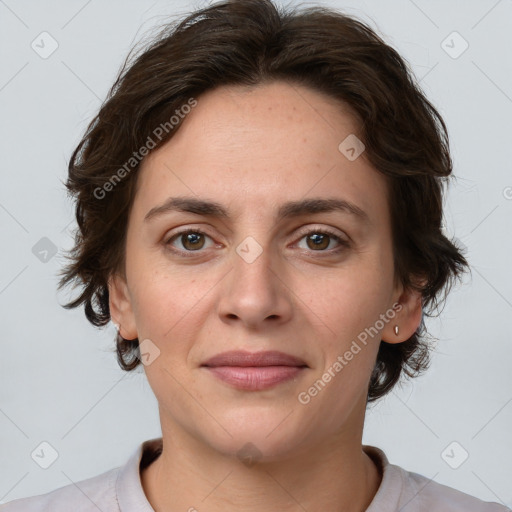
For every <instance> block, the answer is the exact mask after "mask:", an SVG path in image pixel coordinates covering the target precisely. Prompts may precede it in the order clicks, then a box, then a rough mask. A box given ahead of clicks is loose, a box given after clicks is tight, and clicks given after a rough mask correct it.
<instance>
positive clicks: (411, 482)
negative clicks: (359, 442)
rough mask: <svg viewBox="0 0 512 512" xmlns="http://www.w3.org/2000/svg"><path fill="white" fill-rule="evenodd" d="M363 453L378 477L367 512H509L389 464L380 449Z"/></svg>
mask: <svg viewBox="0 0 512 512" xmlns="http://www.w3.org/2000/svg"><path fill="white" fill-rule="evenodd" d="M363 450H364V452H365V453H366V454H367V455H368V456H369V457H371V458H372V459H373V461H374V462H375V464H376V465H377V466H378V467H379V468H380V470H381V474H382V481H381V484H380V487H379V489H378V490H377V493H376V494H375V496H374V499H373V501H372V502H371V504H370V507H369V508H368V509H367V512H395V511H397V510H400V512H469V511H471V512H511V510H510V509H509V508H507V507H505V506H504V505H500V504H499V503H495V502H487V501H482V500H480V499H478V498H476V497H474V496H470V495H469V494H465V493H463V492H461V491H458V490H456V489H454V488H452V487H448V486H446V485H442V484H440V483H438V482H435V481H434V480H432V479H430V478H427V477H425V476H423V475H420V474H418V473H413V472H411V471H407V470H405V469H403V468H401V467H400V466H397V465H395V464H390V463H389V461H388V459H387V457H386V455H385V453H384V452H383V451H382V450H381V449H380V448H377V447H375V446H369V445H364V446H363Z"/></svg>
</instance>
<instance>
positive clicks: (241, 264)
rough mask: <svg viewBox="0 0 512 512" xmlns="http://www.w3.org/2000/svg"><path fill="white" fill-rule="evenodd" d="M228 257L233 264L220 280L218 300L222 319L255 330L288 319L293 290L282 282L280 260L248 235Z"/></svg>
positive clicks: (281, 264) (283, 277)
mask: <svg viewBox="0 0 512 512" xmlns="http://www.w3.org/2000/svg"><path fill="white" fill-rule="evenodd" d="M231 261H232V265H233V266H232V269H231V271H230V272H229V273H228V275H227V276H226V278H225V279H224V280H223V284H222V286H221V289H220V293H221V297H220V300H219V302H218V312H219V315H220V317H221V319H222V321H224V322H227V323H233V322H241V323H242V324H243V325H244V326H245V327H247V328H249V329H255V330H258V329H264V328H265V327H266V326H267V325H270V323H271V324H272V325H273V326H276V325H278V324H283V323H285V322H287V321H289V320H290V318H291V316H292V311H293V291H292V289H291V286H290V285H291V283H287V282H286V281H287V273H286V269H285V268H284V262H280V261H278V257H277V255H272V254H271V251H270V249H268V248H263V247H262V246H260V245H259V244H257V243H256V242H255V241H254V239H251V238H250V237H249V239H248V242H246V243H241V244H240V245H239V246H238V248H237V251H233V255H232V260H231ZM288 280H289V279H288Z"/></svg>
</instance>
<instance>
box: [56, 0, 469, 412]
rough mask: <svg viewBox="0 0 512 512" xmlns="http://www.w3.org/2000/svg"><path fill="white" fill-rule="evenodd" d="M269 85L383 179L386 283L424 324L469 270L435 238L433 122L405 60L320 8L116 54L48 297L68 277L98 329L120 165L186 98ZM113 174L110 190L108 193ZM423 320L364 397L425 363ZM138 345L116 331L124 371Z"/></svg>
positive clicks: (438, 181) (271, 13)
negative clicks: (321, 114)
mask: <svg viewBox="0 0 512 512" xmlns="http://www.w3.org/2000/svg"><path fill="white" fill-rule="evenodd" d="M273 80H283V81H286V82H288V83H289V84H292V85H300V86H305V87H309V88H311V89H313V90H315V91H318V92H321V93H324V94H325V95H327V96H329V97H331V98H334V99H337V100H339V101H340V102H342V103H343V104H344V105H348V106H349V107H351V109H352V111H353V112H354V113H355V115H356V116H357V117H358V119H359V121H360V122H361V124H362V128H361V138H362V141H363V142H364V144H365V146H366V149H365V154H366V157H367V159H368V160H369V161H370V163H371V164H372V165H373V166H374V167H375V168H376V169H377V170H378V171H379V172H381V173H382V174H383V175H384V176H385V177H386V179H387V182H388V196H389V208H390V212H391V221H392V238H393V240H392V242H393V257H394V271H395V283H398V282H401V283H402V284H403V286H404V287H406V288H410V289H414V290H417V291H420V292H421V295H422V307H423V315H424V316H425V315H427V316H433V312H434V310H435V309H438V307H439V305H440V304H441V303H442V302H444V300H445V299H446V295H447V293H448V291H449V289H450V288H451V286H452V284H453V282H454V280H455V278H460V276H461V274H462V273H463V272H464V271H465V269H466V268H469V264H468V262H467V261H466V259H465V258H464V256H463V255H462V254H461V252H459V251H460V250H459V248H458V247H457V246H456V245H455V240H451V241H450V240H449V239H447V238H446V237H445V236H444V234H443V232H442V221H443V219H442V217H443V209H442V199H443V186H444V185H445V184H446V182H447V180H448V177H449V176H450V174H451V173H452V161H451V157H450V151H449V141H448V133H447V129H446V126H445V123H444V121H443V119H442V118H441V116H440V114H439V113H438V112H437V110H436V109H435V108H434V106H433V105H432V104H431V103H430V102H429V101H428V100H427V98H426V97H425V96H424V94H423V92H422V91H421V89H420V86H419V83H418V82H417V80H416V79H415V77H414V74H413V72H412V71H411V70H410V68H409V65H408V63H407V62H406V61H404V59H403V58H402V57H401V56H400V55H399V54H398V53H397V51H395V50H394V49H393V48H392V47H391V46H389V45H388V44H386V43H385V42H384V40H383V39H381V37H379V36H378V35H377V34H376V33H375V32H374V31H373V30H372V29H371V28H370V27H369V26H368V25H366V24H365V23H364V22H362V21H360V20H357V19H356V18H354V17H353V16H348V15H345V14H343V13H341V12H339V11H333V10H330V9H327V8H324V7H320V6H317V7H309V8H304V9H300V8H298V7H294V8H290V7H289V6H287V7H278V6H276V5H274V4H273V3H272V2H271V1H270V0H235V1H229V0H228V1H223V2H220V3H216V4H213V5H211V6H209V7H207V8H204V9H201V10H198V11H195V12H192V13H189V14H187V15H186V16H184V17H183V18H181V19H178V20H174V21H173V22H169V23H165V25H164V27H163V29H162V30H160V31H159V33H158V34H157V36H156V37H153V38H152V40H151V41H150V42H149V43H145V46H143V47H142V48H141V49H140V50H139V51H137V48H136V47H134V48H133V49H132V50H131V51H130V52H129V54H128V56H127V57H126V59H125V61H124V64H123V65H122V67H121V70H120V71H119V74H118V77H117V79H116V80H115V82H114V84H113V86H112V88H111V89H110V91H109V93H108V95H107V98H106V100H105V101H104V102H103V104H102V106H101V108H100V110H99V112H98V114H97V115H96V116H95V117H94V119H93V120H92V121H91V122H90V124H89V126H88V128H87V130H86V132H85V134H84V136H83V138H82V140H81V141H80V143H79V144H78V146H77V147H76V149H75V150H74V152H73V154H72V156H71V158H70V161H69V166H68V171H69V176H68V179H67V182H66V183H65V186H66V188H67V190H68V193H69V194H70V195H72V196H73V197H74V200H75V202H76V220H77V223H78V229H77V230H76V232H75V244H74V247H73V248H72V249H71V251H70V252H69V255H68V256H67V257H68V258H69V259H70V260H71V261H70V263H69V265H67V266H66V267H65V268H64V269H63V270H62V271H61V279H60V282H59V289H60V288H62V287H63V286H65V285H66V284H68V283H71V282H73V283H74V284H75V285H76V284H79V285H80V286H81V288H82V290H81V293H80V295H79V296H78V297H77V298H76V299H74V300H72V301H71V302H69V303H67V304H65V305H64V307H65V308H75V307H78V306H80V305H83V306H84V309H85V315H86V317H87V319H88V320H89V321H90V322H91V323H92V324H93V325H95V326H104V325H105V324H107V323H108V322H109V320H110V311H109V292H108V284H107V283H108V279H109V277H110V276H112V275H113V274H114V273H116V272H120V273H121V274H122V275H125V274H124V260H125V259H124V254H125V237H126V231H127V223H128V215H129V211H130V207H131V205H132V204H133V200H134V194H135V183H136V178H137V170H138V167H139V165H138V163H137V162H135V163H134V162H133V160H132V164H131V165H132V166H133V169H129V170H128V171H129V172H128V171H127V172H123V173H120V167H121V166H122V165H123V164H124V163H125V162H127V161H130V158H132V157H133V154H134V152H137V151H138V150H139V149H140V148H141V147H143V146H145V145H147V141H148V137H151V138H152V140H153V141H154V142H156V144H155V147H159V146H160V145H162V144H164V143H165V142H166V141H167V140H169V139H170V138H171V137H172V136H173V134H174V133H176V131H178V130H179V127H180V125H181V118H182V116H176V115H175V114H176V113H177V112H179V111H180V109H181V108H182V106H183V105H185V104H187V103H188V102H189V101H190V98H198V97H199V96H200V95H201V94H202V93H204V92H206V91H208V90H212V89H215V88H216V87H219V86H222V85H245V86H251V85H258V84H263V83H266V82H269V81H273ZM172 116H175V118H176V119H177V120H178V122H177V124H176V125H175V126H173V128H172V129H170V130H169V131H168V132H166V133H165V134H164V135H163V136H162V137H161V138H159V139H158V140H156V141H155V140H154V139H155V137H154V130H155V128H156V127H158V126H160V125H162V123H169V119H170V118H171V117H172ZM152 134H153V135H152ZM125 171H126V166H125ZM116 173H117V178H119V179H117V180H116V182H115V183H114V185H115V186H114V185H112V186H110V185H108V182H110V183H111V184H112V183H113V177H114V175H116ZM120 177H122V179H121V178H120ZM99 190H100V191H101V190H102V191H103V192H101V193H99V192H98V191H99ZM105 191H108V194H107V193H106V192H105ZM420 283H421V284H420ZM424 316H423V317H422V320H421V324H420V326H419V327H418V329H417V330H416V332H415V333H414V334H413V335H412V336H411V337H410V338H409V339H408V340H406V341H405V342H402V343H398V344H390V343H386V342H383V341H381V343H380V347H379V351H378V356H377V361H376V365H375V368H374V370H373V373H372V375H371V378H370V382H369V388H368V402H371V401H373V400H376V399H377V398H380V397H381V396H383V395H385V394H386V393H388V392H389V391H390V390H391V389H392V387H393V386H394V385H395V384H396V383H397V382H398V381H399V379H400V376H401V375H402V374H405V375H407V376H409V377H415V376H417V375H419V374H420V373H421V372H423V371H424V370H425V369H426V368H427V367H428V366H429V363H430V344H429V339H428V338H429V334H428V333H427V331H426V328H425V323H424ZM138 344H139V340H138V339H134V340H125V339H123V338H122V337H121V336H120V335H117V339H116V352H117V359H118V362H119V365H120V366H121V368H122V369H123V370H126V371H131V370H133V369H135V368H136V367H137V366H138V365H139V364H140V352H139V345H138Z"/></svg>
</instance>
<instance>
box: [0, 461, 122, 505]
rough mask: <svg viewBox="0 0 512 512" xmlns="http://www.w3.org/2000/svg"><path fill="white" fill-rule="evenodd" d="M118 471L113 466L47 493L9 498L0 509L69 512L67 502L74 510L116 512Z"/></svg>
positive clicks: (118, 469)
mask: <svg viewBox="0 0 512 512" xmlns="http://www.w3.org/2000/svg"><path fill="white" fill-rule="evenodd" d="M119 471H120V468H114V469H111V470H109V471H106V472H105V473H102V474H101V475H97V476H94V477H92V478H88V479H86V480H82V481H80V482H76V483H73V484H69V485H66V486H64V487H60V488H59V489H55V490H54V491H51V492H49V493H46V494H41V495H38V496H31V497H29V498H21V499H17V500H14V501H11V502H9V503H6V504H5V505H0V512H47V511H48V512H50V511H51V512H69V509H70V504H73V511H74V512H89V511H91V512H92V511H94V512H97V511H98V510H102V511H103V512H111V511H115V512H118V511H119V505H118V504H117V497H116V490H115V487H116V480H117V477H118V475H119Z"/></svg>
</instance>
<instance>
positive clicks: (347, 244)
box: [164, 228, 350, 258]
mask: <svg viewBox="0 0 512 512" xmlns="http://www.w3.org/2000/svg"><path fill="white" fill-rule="evenodd" d="M190 233H194V234H200V235H204V236H207V237H208V238H211V237H210V236H209V235H208V234H207V233H205V232H204V231H202V230H201V229H194V228H189V229H185V230H183V231H179V232H177V233H174V234H173V235H172V236H171V237H170V238H168V239H167V241H166V242H164V245H165V246H166V247H167V248H169V249H170V250H171V251H172V252H174V253H176V254H178V255H181V256H184V257H186V258H189V257H193V256H194V255H195V253H198V254H199V253H201V252H202V251H201V249H198V250H197V251H187V250H182V249H176V248H174V247H172V245H171V242H172V241H174V240H175V239H178V238H179V237H180V236H184V235H187V234H190ZM312 234H320V235H328V236H329V237H330V238H333V239H334V240H335V241H336V242H338V244H339V245H340V247H338V248H337V249H330V250H320V251H311V252H319V253H327V254H328V255H332V254H337V253H339V252H341V251H343V250H345V249H348V248H349V247H350V242H349V241H348V240H344V239H342V238H340V237H339V236H338V235H337V234H336V233H334V232H333V231H331V230H330V229H328V228H322V229H312V230H309V231H307V232H305V233H302V234H301V237H300V238H299V240H298V241H300V240H302V239H303V238H305V237H307V236H309V235H312ZM306 250H308V249H306ZM320 257H321V256H320Z"/></svg>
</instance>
